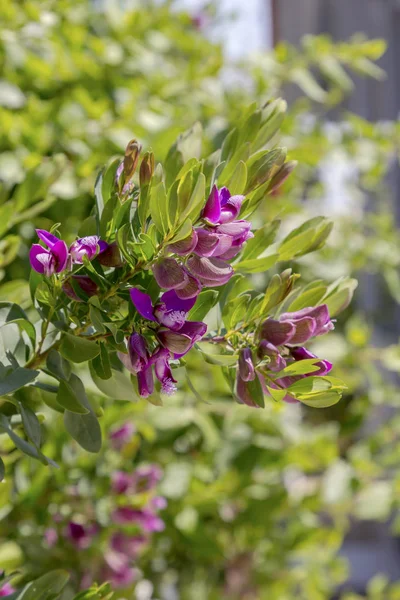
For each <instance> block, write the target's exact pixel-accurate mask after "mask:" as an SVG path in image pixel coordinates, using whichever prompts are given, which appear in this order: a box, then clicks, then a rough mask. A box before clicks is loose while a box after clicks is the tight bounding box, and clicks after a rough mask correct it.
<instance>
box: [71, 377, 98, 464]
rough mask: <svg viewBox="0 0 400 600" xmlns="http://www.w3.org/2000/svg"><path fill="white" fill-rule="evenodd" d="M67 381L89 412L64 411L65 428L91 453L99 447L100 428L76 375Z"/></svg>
mask: <svg viewBox="0 0 400 600" xmlns="http://www.w3.org/2000/svg"><path fill="white" fill-rule="evenodd" d="M69 383H70V385H71V387H72V388H73V390H74V392H75V395H76V396H77V397H78V398H79V400H80V402H81V403H82V405H83V406H85V408H87V409H88V410H89V412H88V413H87V414H84V415H82V414H78V413H76V412H71V411H69V410H66V411H65V412H64V425H65V428H66V430H67V431H68V433H69V434H70V435H71V436H72V437H73V438H74V440H75V441H77V442H78V444H79V445H80V446H81V447H82V448H83V449H84V450H87V452H93V453H96V452H99V451H100V449H101V429H100V425H99V422H98V420H97V417H96V415H95V414H94V412H93V409H92V407H91V406H90V404H89V401H88V399H87V397H86V393H85V388H84V387H83V384H82V382H81V380H80V379H79V378H78V377H74V378H73V379H72V378H71V380H70V382H69Z"/></svg>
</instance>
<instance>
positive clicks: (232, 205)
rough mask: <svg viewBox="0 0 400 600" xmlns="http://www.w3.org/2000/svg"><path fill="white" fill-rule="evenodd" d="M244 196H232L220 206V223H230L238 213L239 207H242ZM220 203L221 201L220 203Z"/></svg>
mask: <svg viewBox="0 0 400 600" xmlns="http://www.w3.org/2000/svg"><path fill="white" fill-rule="evenodd" d="M243 200H244V196H232V197H231V198H229V200H228V201H227V202H226V203H225V205H223V206H222V210H221V217H220V220H219V222H220V223H230V222H231V221H233V220H234V219H236V217H237V216H238V215H239V213H240V209H241V208H242V204H243ZM221 204H222V203H221Z"/></svg>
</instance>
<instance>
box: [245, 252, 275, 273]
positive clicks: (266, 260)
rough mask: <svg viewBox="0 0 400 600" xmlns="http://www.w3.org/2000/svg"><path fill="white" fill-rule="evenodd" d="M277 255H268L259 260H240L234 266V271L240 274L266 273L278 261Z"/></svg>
mask: <svg viewBox="0 0 400 600" xmlns="http://www.w3.org/2000/svg"><path fill="white" fill-rule="evenodd" d="M279 258H280V255H279V254H270V255H269V256H263V257H261V258H253V259H251V260H242V261H240V262H238V263H236V264H235V265H234V268H235V271H241V272H242V273H263V272H264V271H268V269H270V268H271V267H273V266H274V264H275V263H276V262H277V260H279Z"/></svg>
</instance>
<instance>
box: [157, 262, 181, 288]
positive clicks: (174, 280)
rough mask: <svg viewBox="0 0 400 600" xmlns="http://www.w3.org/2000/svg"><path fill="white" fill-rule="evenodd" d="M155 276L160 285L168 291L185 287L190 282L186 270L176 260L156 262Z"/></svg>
mask: <svg viewBox="0 0 400 600" xmlns="http://www.w3.org/2000/svg"><path fill="white" fill-rule="evenodd" d="M153 274H154V278H155V280H156V281H157V283H158V285H159V286H160V287H161V288H164V289H166V290H172V289H176V288H180V287H184V286H185V285H186V284H187V282H188V279H187V275H186V273H185V270H184V269H183V267H182V266H181V265H180V264H179V263H178V262H177V261H176V260H175V259H174V258H163V259H161V260H159V261H158V262H156V263H155V264H154V265H153Z"/></svg>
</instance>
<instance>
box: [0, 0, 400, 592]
mask: <svg viewBox="0 0 400 600" xmlns="http://www.w3.org/2000/svg"><path fill="white" fill-rule="evenodd" d="M141 4H142V5H143V3H141ZM142 5H141V6H140V7H138V8H136V9H134V10H132V11H128V12H123V11H121V10H118V9H117V7H116V6H115V4H114V3H113V5H112V9H110V10H108V11H107V10H106V11H100V10H95V9H94V7H93V6H92V5H91V3H90V2H88V1H86V0H45V1H38V0H37V1H35V0H30V1H29V0H27V1H26V2H23V3H22V2H15V1H13V0H3V1H2V3H1V6H0V34H1V35H0V71H1V80H0V119H1V123H2V128H1V134H0V148H1V156H0V202H1V206H0V237H1V238H2V239H1V241H0V268H1V276H2V284H1V287H0V299H2V300H5V299H7V300H8V301H17V302H19V303H20V304H22V305H23V306H24V308H27V309H28V310H30V295H29V289H28V284H27V279H28V274H29V267H28V263H27V248H28V246H29V244H30V242H31V239H32V236H33V233H34V226H38V225H39V226H43V227H46V226H47V225H48V224H49V223H50V222H57V221H63V225H64V227H65V228H66V231H65V234H66V237H68V235H70V236H71V235H72V232H73V231H74V230H76V229H77V224H78V223H79V222H80V221H81V220H82V219H83V217H85V216H86V215H87V214H88V211H89V210H90V207H91V205H92V203H93V199H92V196H91V190H92V186H93V182H94V178H95V175H96V171H97V169H98V167H99V166H100V165H101V164H102V163H103V162H105V161H106V160H108V159H109V158H110V157H111V156H112V155H113V154H115V153H120V152H121V150H122V149H123V148H124V147H125V145H126V143H127V141H128V140H129V139H130V138H132V137H133V136H135V137H137V138H139V139H140V141H141V142H143V143H144V144H145V145H146V146H149V145H151V146H152V147H153V149H154V151H155V153H156V156H157V158H163V157H164V156H165V153H166V151H167V149H168V147H169V146H170V145H171V143H172V142H173V141H174V140H175V138H176V137H177V134H178V133H180V132H182V131H183V130H185V129H186V128H187V127H188V126H189V125H191V124H192V123H193V121H195V120H200V121H201V122H202V124H203V128H204V135H203V143H204V144H205V147H206V148H207V149H208V150H209V151H210V152H211V151H212V150H213V149H214V148H215V147H217V146H218V143H219V141H220V140H221V138H222V137H223V136H224V135H225V134H226V132H227V130H228V129H229V128H230V125H231V124H234V123H235V122H236V121H237V119H238V117H239V116H240V115H241V113H242V111H243V107H244V106H246V105H247V104H248V103H249V101H251V100H253V99H254V100H255V101H257V102H259V101H262V100H265V99H266V98H268V97H270V96H274V95H277V94H278V93H279V94H282V93H283V95H284V93H285V89H286V86H287V85H293V84H294V85H297V86H298V88H299V89H300V90H301V95H300V96H299V97H298V99H297V100H296V101H295V102H294V103H293V105H292V106H291V107H290V109H289V113H288V116H287V117H286V119H285V121H284V122H283V124H282V131H283V136H282V138H281V140H280V143H283V144H285V145H286V146H287V147H288V151H289V158H290V159H294V160H298V161H299V166H298V168H297V169H296V170H295V171H294V173H293V175H292V176H291V177H290V178H289V179H288V181H287V183H286V184H285V187H284V188H283V191H282V192H281V193H280V194H279V195H276V196H274V197H272V198H271V197H270V198H269V200H268V203H264V204H263V206H262V207H261V209H260V210H259V212H258V218H259V220H260V222H263V221H264V220H266V221H267V222H269V221H270V220H272V219H273V218H275V217H277V216H279V215H280V213H281V212H282V211H285V213H286V214H289V215H291V222H292V223H293V224H297V223H298V222H300V221H301V220H304V217H305V216H307V217H311V216H314V215H316V214H319V213H323V214H325V213H326V210H328V211H329V212H330V211H332V212H333V214H335V221H336V223H337V224H336V227H335V230H334V233H333V239H332V243H331V244H328V246H327V247H326V249H325V250H324V251H323V252H322V253H321V254H319V255H313V256H312V257H311V258H307V259H301V261H299V264H298V269H299V270H300V271H301V273H302V277H303V279H304V280H305V281H306V282H307V281H313V280H314V279H315V278H316V277H318V278H320V277H321V278H324V279H327V278H328V279H332V280H333V279H335V278H336V277H337V276H352V275H355V274H356V275H357V274H358V273H359V272H360V271H364V272H365V271H369V272H371V273H374V274H376V275H377V278H376V279H375V280H374V281H375V285H376V287H377V289H378V291H379V294H380V302H383V301H386V303H387V304H385V305H384V306H382V305H379V304H378V307H377V308H376V309H374V311H372V312H371V311H370V312H369V313H366V311H365V310H364V309H363V308H356V306H353V308H351V309H347V312H346V315H345V317H346V318H342V319H341V321H340V323H339V324H338V328H337V331H336V333H335V334H334V335H333V337H330V338H329V340H330V343H329V347H326V345H325V346H324V343H325V342H324V340H321V341H320V342H319V343H318V345H315V349H316V351H317V352H318V353H320V354H321V355H324V356H326V358H329V359H332V360H333V361H334V362H335V367H336V373H337V375H338V376H339V377H343V379H345V380H346V382H347V383H349V384H350V392H349V393H348V395H347V396H346V398H345V400H344V401H343V402H342V403H341V404H339V405H338V406H336V407H333V408H332V409H327V410H326V411H324V412H323V414H322V413H321V412H318V414H316V412H315V411H313V410H312V409H307V410H304V409H303V410H300V409H299V407H297V406H280V405H276V406H275V405H274V406H269V407H267V409H265V410H264V411H258V410H257V411H253V410H251V409H248V408H246V407H238V406H233V405H232V403H231V402H230V401H229V395H228V389H227V387H226V384H225V383H224V381H223V380H222V379H221V377H220V374H219V371H217V369H215V368H214V367H212V366H210V365H208V364H206V363H204V361H203V362H202V361H201V360H200V359H199V358H196V357H191V356H190V357H189V360H190V361H191V369H192V371H193V375H192V379H191V380H190V381H189V382H188V385H187V387H186V388H185V389H183V390H181V392H180V394H179V395H178V396H177V397H176V398H174V399H173V400H171V401H168V404H167V405H166V406H164V407H163V408H160V407H152V406H148V405H146V404H144V403H138V404H131V403H129V402H126V401H124V402H121V401H116V400H114V401H112V400H110V389H109V388H107V389H105V392H106V393H105V395H102V396H99V392H98V390H95V389H92V388H91V387H90V385H91V384H90V381H89V378H88V379H87V386H88V387H87V392H88V393H89V394H91V395H92V396H93V398H94V399H95V400H96V401H98V402H99V405H101V406H102V407H103V408H104V416H103V417H102V419H101V420H102V426H103V429H104V431H105V433H107V432H108V431H109V430H110V428H111V427H112V425H114V424H115V423H116V422H123V421H125V420H133V421H134V422H135V423H136V427H137V429H138V431H139V434H138V438H137V444H136V446H134V447H131V448H130V449H129V451H128V454H127V456H126V460H127V464H132V465H133V464H134V461H135V460H136V459H137V457H145V459H146V460H147V461H154V462H158V463H160V464H161V465H163V467H164V469H165V478H164V481H163V483H162V491H163V494H164V495H165V496H166V497H167V498H168V500H169V507H168V509H167V510H166V511H165V519H166V523H167V528H166V531H165V532H164V533H162V534H159V535H158V537H157V539H156V541H155V542H154V545H153V547H152V548H151V549H150V550H149V552H148V554H147V555H145V556H144V557H142V558H141V561H140V564H139V567H140V568H141V569H142V572H143V575H142V577H143V578H146V579H148V580H150V581H151V582H152V583H153V585H154V587H155V590H156V591H155V594H156V597H157V595H158V596H160V595H161V593H162V592H161V590H162V589H164V590H165V589H168V588H171V587H172V588H176V589H178V590H179V594H180V597H181V598H182V600H186V599H188V600H189V599H190V600H192V599H193V600H206V599H207V600H214V599H215V600H219V599H220V598H224V597H226V598H229V599H232V600H239V599H241V600H242V599H243V600H244V599H246V600H248V599H256V598H268V599H270V600H292V599H293V598H299V599H304V600H328V599H329V598H330V597H331V596H332V595H333V594H334V591H335V589H336V587H337V586H338V585H339V584H341V583H342V582H344V581H345V580H346V578H347V576H348V567H347V565H346V562H345V561H344V559H343V558H342V557H340V556H339V555H338V552H339V549H340V547H341V544H342V542H343V539H344V536H345V535H346V532H347V531H348V528H349V522H350V519H352V518H356V519H361V520H363V519H365V520H377V521H386V520H387V519H388V518H389V517H390V516H392V515H393V516H394V519H393V531H394V534H395V535H397V534H398V530H399V518H398V509H399V500H398V497H399V494H398V490H399V478H398V474H397V472H396V470H397V465H398V461H399V457H400V437H399V431H400V423H399V417H398V415H397V414H396V412H395V410H396V409H397V408H398V406H399V403H400V394H399V391H398V385H397V382H398V380H397V378H396V377H397V376H396V373H399V372H400V347H399V346H398V344H397V343H396V340H395V339H391V344H392V345H390V346H388V347H386V348H377V347H374V346H376V344H375V343H374V345H373V344H372V341H374V342H375V340H374V336H373V334H374V325H379V324H382V325H383V326H386V327H387V329H388V330H390V325H391V319H393V317H390V314H393V312H392V313H390V311H393V310H395V309H394V308H393V306H394V303H398V302H399V300H400V279H399V275H398V267H399V263H400V252H399V248H398V231H397V229H396V225H395V221H394V216H393V215H394V211H393V204H392V198H391V193H390V188H389V186H388V184H387V182H386V180H385V175H386V174H387V172H388V169H389V166H390V164H391V163H393V162H394V161H395V160H396V159H397V156H398V149H399V125H398V124H395V123H384V124H371V123H368V122H367V121H365V120H363V119H361V118H359V117H357V116H355V115H350V114H343V113H341V112H340V107H339V103H340V101H341V99H342V98H343V96H344V95H345V94H347V93H350V92H351V89H352V85H353V84H352V81H351V77H349V73H348V70H350V71H354V72H356V73H362V74H364V75H366V76H372V77H377V78H381V77H382V76H383V74H382V72H381V70H380V69H378V67H377V66H376V65H375V63H374V61H375V60H376V59H378V58H379V57H380V55H381V54H382V52H383V51H384V44H383V42H382V41H368V40H365V39H360V38H355V39H353V40H351V41H349V42H346V43H340V44H335V43H333V42H332V41H331V40H329V39H328V38H327V37H325V36H320V37H318V38H310V37H308V38H306V39H305V40H304V42H303V46H302V48H300V49H295V48H292V47H290V46H288V45H287V44H280V45H279V46H278V47H277V48H276V49H275V51H274V52H272V53H266V54H264V55H260V56H257V57H252V58H251V59H249V60H246V61H243V62H242V63H241V64H239V65H235V70H234V72H233V75H232V77H231V78H229V77H228V78H227V77H226V75H225V77H224V79H223V78H222V77H221V75H222V70H223V67H224V62H223V59H222V52H221V48H220V47H219V45H216V44H213V43H210V42H209V41H207V40H206V39H205V37H204V35H203V34H202V33H201V32H199V31H198V30H197V29H196V27H195V24H194V23H193V21H192V19H191V18H190V15H188V14H182V13H178V12H173V13H172V12H171V8H170V6H169V5H165V6H161V7H160V6H158V7H157V9H156V8H155V7H154V6H153V4H152V3H146V6H142ZM106 6H107V5H106ZM332 108H335V110H336V113H335V114H336V117H337V116H338V114H339V117H337V118H338V121H339V122H337V123H336V124H332V123H328V121H329V119H330V112H329V111H330V110H331V109H332ZM338 164H339V166H341V167H342V168H343V169H344V170H345V175H344V176H342V177H341V181H342V184H341V186H340V188H338V187H337V186H336V187H335V186H334V185H333V184H332V181H329V180H327V177H326V174H327V173H329V172H333V173H336V171H334V169H335V168H336V167H337V165H338ZM339 192H340V193H342V194H343V193H345V203H344V205H343V203H342V210H341V211H339V209H338V207H337V205H335V194H339ZM327 198H328V200H327ZM371 198H372V200H375V202H370V199H371ZM367 201H369V204H370V210H369V212H367V213H366V212H365V208H366V205H367ZM329 202H331V203H332V205H331V204H329ZM65 216H67V217H68V219H65ZM338 247H340V249H341V250H340V253H338V252H337V248H338ZM255 283H256V284H257V285H259V286H260V289H261V288H263V286H265V279H264V278H263V275H262V274H257V275H256V276H255ZM361 293H362V294H364V293H365V287H362V292H361ZM378 301H379V300H378ZM364 306H365V304H364ZM388 315H389V317H388ZM384 344H385V341H383V343H382V344H381V345H384ZM82 376H83V377H84V373H83V374H82ZM111 393H112V395H113V397H114V398H119V397H122V398H124V394H122V395H121V394H120V391H119V390H118V388H117V387H115V388H113V389H112V392H111ZM23 394H26V395H27V396H29V397H27V398H26V401H27V402H32V401H33V402H35V403H42V404H41V405H42V406H43V415H44V416H46V420H45V421H44V424H43V425H42V426H43V427H48V428H51V431H52V434H53V437H52V439H51V441H49V442H48V445H49V447H48V448H44V451H45V452H46V453H47V454H49V455H51V456H53V457H54V458H55V459H56V460H58V461H60V462H61V463H62V467H61V470H60V471H55V470H52V469H51V468H48V467H44V466H41V465H38V464H36V463H35V462H34V461H31V460H29V459H27V458H24V459H23V460H20V455H19V454H17V453H14V452H9V450H10V449H11V446H8V445H7V444H8V442H5V441H4V442H3V438H4V436H2V438H1V439H2V446H1V455H2V456H3V458H4V460H5V462H6V465H7V469H12V470H13V473H14V478H13V479H11V477H10V478H7V480H6V481H5V482H4V483H3V484H2V485H1V487H0V498H1V507H2V508H1V511H0V516H1V521H0V534H1V536H2V540H3V544H2V546H0V567H4V568H6V570H7V572H11V571H12V570H14V569H18V570H19V572H20V574H21V575H19V577H20V580H21V581H22V582H24V581H29V580H30V579H32V578H34V577H37V576H39V575H41V574H43V573H44V572H45V571H47V570H50V569H52V568H58V567H60V566H61V567H63V566H65V567H66V568H68V567H71V563H70V557H69V556H67V553H65V554H64V555H61V557H59V558H58V559H57V561H55V560H53V556H52V553H51V551H50V552H49V550H48V549H46V546H45V543H44V541H43V537H41V536H42V535H43V532H44V529H45V528H46V527H47V526H49V524H50V523H51V514H49V512H48V511H46V506H47V505H48V504H49V503H50V502H55V503H56V504H57V505H59V506H63V507H66V508H65V510H68V501H67V499H68V488H69V486H70V485H71V484H73V483H76V482H78V483H79V482H85V481H88V479H92V478H94V477H96V478H98V477H100V475H101V472H102V469H103V465H104V464H106V461H104V459H103V458H101V459H98V458H97V457H92V456H89V455H87V454H85V453H83V452H81V451H79V450H78V449H77V447H76V446H75V445H74V444H73V443H71V442H70V441H69V440H68V439H67V437H66V434H65V432H64V430H63V429H62V428H61V427H59V425H58V421H57V419H54V418H53V420H52V419H51V418H50V415H49V411H48V410H47V409H46V402H48V403H51V394H49V393H46V392H43V391H39V390H34V389H33V388H29V390H24V392H23ZM22 399H24V398H23V396H22ZM43 402H44V404H43ZM383 406H384V407H385V411H383ZM371 423H373V425H371ZM107 468H112V467H111V466H108V467H107ZM82 489H83V493H87V494H88V496H89V497H90V495H91V494H92V500H93V502H95V501H97V500H98V499H99V498H101V497H102V496H103V495H104V494H106V490H105V489H102V488H101V484H99V487H98V489H96V491H95V493H94V496H93V490H90V486H88V487H87V490H86V491H85V486H84V485H83V484H82ZM49 490H53V491H52V492H51V496H50V498H49ZM54 490H55V491H54ZM74 568H75V569H77V567H76V566H75V567H74ZM77 570H78V571H79V569H77ZM82 574H83V573H82V572H75V573H74V574H73V575H74V577H73V580H75V581H76V580H78V579H79V576H81V575H82ZM16 581H17V582H18V577H17V578H16ZM75 591H76V590H75ZM107 593H108V592H107ZM127 593H130V590H128V592H127ZM125 596H126V593H125V594H124V595H122V596H121V595H120V592H117V593H116V595H115V598H122V597H125ZM64 597H65V598H69V597H71V590H69V591H67V592H66V594H65V596H64ZM88 597H92V596H88ZM93 597H94V598H96V597H101V596H95V595H94V596H93ZM361 597H365V598H368V599H369V600H378V599H379V600H381V599H382V600H389V599H390V600H395V599H396V598H399V597H400V594H399V590H398V585H397V586H396V585H394V586H390V585H389V584H388V582H386V580H385V579H384V578H382V577H375V578H374V579H373V580H372V581H371V583H370V585H369V588H368V590H367V591H366V595H365V596H360V595H357V594H355V593H352V592H351V591H349V593H344V594H343V596H342V598H343V600H356V599H358V598H361Z"/></svg>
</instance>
